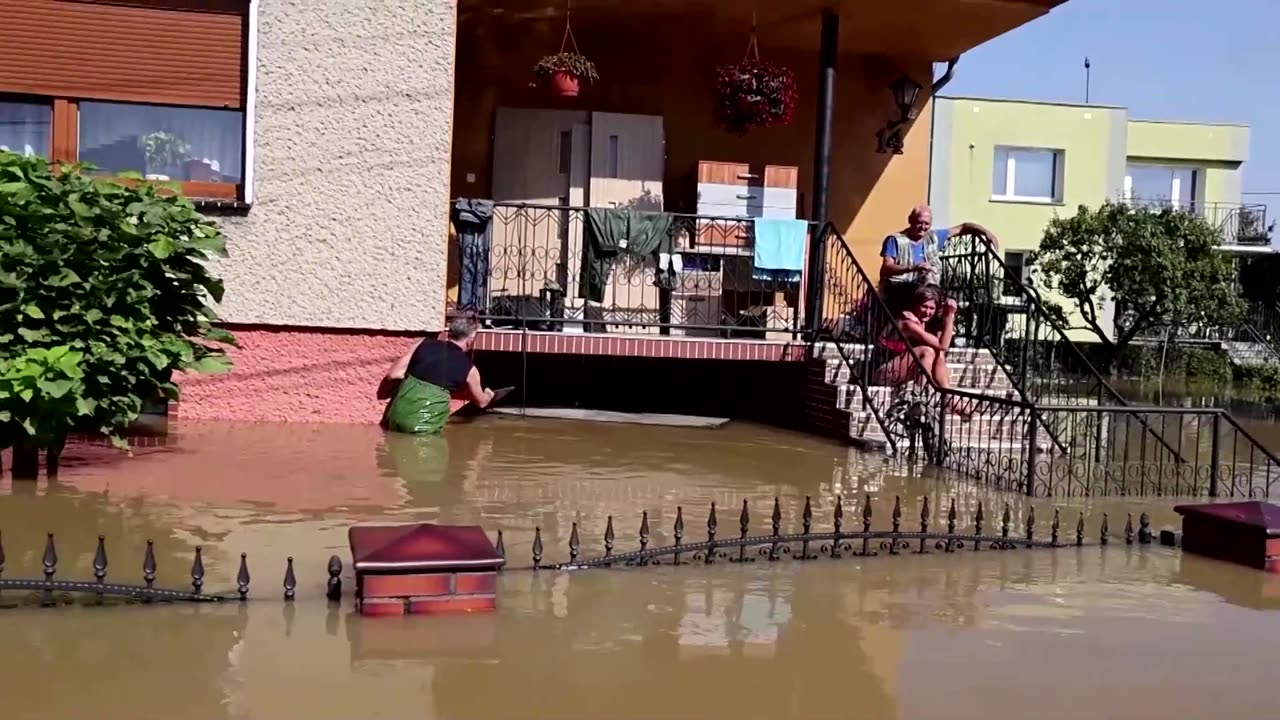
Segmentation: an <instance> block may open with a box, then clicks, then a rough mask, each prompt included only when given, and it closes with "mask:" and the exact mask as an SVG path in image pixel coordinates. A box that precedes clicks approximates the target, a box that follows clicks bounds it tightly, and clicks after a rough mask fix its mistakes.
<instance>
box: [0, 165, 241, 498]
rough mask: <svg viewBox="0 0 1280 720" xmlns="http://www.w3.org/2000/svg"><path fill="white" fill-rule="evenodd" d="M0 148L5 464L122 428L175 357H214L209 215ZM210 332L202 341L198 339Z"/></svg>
mask: <svg viewBox="0 0 1280 720" xmlns="http://www.w3.org/2000/svg"><path fill="white" fill-rule="evenodd" d="M84 169H85V168H84V167H83V166H60V167H56V168H52V169H51V168H50V166H49V164H48V163H47V162H46V161H44V160H41V159H39V158H30V157H22V156H19V155H15V154H13V153H7V152H0V448H4V447H12V448H14V461H13V471H14V475H15V477H29V478H30V477H35V474H36V472H37V471H38V469H39V460H38V457H39V455H38V452H39V450H40V449H47V450H48V451H49V453H48V455H49V463H48V464H49V468H48V469H49V471H50V472H51V473H52V472H56V470H57V454H58V452H59V451H60V450H61V448H62V446H63V443H64V442H65V440H66V437H67V435H68V434H69V433H73V432H85V433H101V434H104V435H106V436H107V437H109V438H111V439H112V440H113V441H114V442H116V444H118V445H120V446H122V447H123V446H124V440H123V439H122V438H121V436H120V433H121V431H122V430H123V429H124V428H125V427H126V426H127V425H128V424H129V423H130V422H132V421H133V420H134V419H136V418H137V417H138V415H139V413H140V412H141V410H142V404H143V402H144V401H146V400H148V399H150V398H153V397H156V396H157V395H158V394H160V393H163V394H164V395H166V396H168V397H170V398H172V397H176V394H177V387H176V386H175V385H174V384H173V382H172V376H173V372H174V371H175V370H179V371H184V370H191V371H219V370H225V369H227V368H228V367H229V366H230V364H229V361H228V359H227V357H226V355H225V353H224V351H223V350H222V348H221V345H220V344H222V343H227V344H231V343H234V339H233V338H232V336H231V335H230V334H228V333H227V332H226V331H224V330H221V329H218V328H215V327H213V324H212V323H213V321H214V320H215V319H216V315H215V313H214V311H213V309H212V308H211V306H210V302H211V301H212V302H215V303H216V302H219V301H220V300H221V298H222V283H221V282H220V281H219V280H218V279H216V278H215V277H213V276H212V275H211V274H210V273H209V270H208V268H207V267H206V261H207V260H208V259H209V258H211V257H214V256H223V255H225V243H224V239H223V237H222V234H221V233H220V232H219V230H218V228H217V226H215V225H214V224H213V223H211V222H209V221H208V220H206V219H205V218H204V217H203V216H201V215H200V214H199V213H197V212H196V211H195V209H194V207H193V206H192V205H191V203H190V202H189V201H187V200H185V199H182V198H179V197H176V196H174V195H173V194H172V193H171V191H168V190H167V189H165V188H162V187H156V186H153V185H150V184H147V183H142V182H138V180H139V178H137V177H134V178H133V179H132V181H130V180H126V181H124V182H115V181H109V180H103V179H98V178H93V177H91V176H89V175H87V174H84V173H83V172H82V170H84ZM208 343H213V344H208Z"/></svg>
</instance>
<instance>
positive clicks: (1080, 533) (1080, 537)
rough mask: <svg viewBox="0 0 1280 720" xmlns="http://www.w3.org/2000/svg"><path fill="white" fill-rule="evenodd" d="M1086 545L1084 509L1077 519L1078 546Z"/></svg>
mask: <svg viewBox="0 0 1280 720" xmlns="http://www.w3.org/2000/svg"><path fill="white" fill-rule="evenodd" d="M1082 545H1084V511H1081V512H1080V517H1079V518H1078V519H1077V520H1076V547H1080V546H1082Z"/></svg>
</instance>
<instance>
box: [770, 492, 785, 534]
mask: <svg viewBox="0 0 1280 720" xmlns="http://www.w3.org/2000/svg"><path fill="white" fill-rule="evenodd" d="M769 519H770V521H771V522H772V523H773V534H774V535H781V534H782V505H781V504H779V503H778V498H776V497H775V498H774V499H773V514H772V515H770V516H769Z"/></svg>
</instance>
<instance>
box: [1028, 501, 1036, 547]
mask: <svg viewBox="0 0 1280 720" xmlns="http://www.w3.org/2000/svg"><path fill="white" fill-rule="evenodd" d="M1035 538H1036V506H1035V505H1032V506H1031V507H1029V508H1027V542H1031V541H1032V540H1035Z"/></svg>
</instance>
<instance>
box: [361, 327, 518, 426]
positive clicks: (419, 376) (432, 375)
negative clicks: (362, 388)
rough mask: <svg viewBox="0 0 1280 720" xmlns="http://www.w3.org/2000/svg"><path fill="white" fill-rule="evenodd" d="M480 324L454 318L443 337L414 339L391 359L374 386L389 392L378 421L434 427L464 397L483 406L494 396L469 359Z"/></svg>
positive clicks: (380, 392)
mask: <svg viewBox="0 0 1280 720" xmlns="http://www.w3.org/2000/svg"><path fill="white" fill-rule="evenodd" d="M479 329H480V326H479V323H477V322H476V320H475V318H473V317H469V316H460V317H456V318H453V319H452V320H450V321H449V328H448V330H446V331H445V332H444V333H443V337H437V338H424V339H423V340H419V341H418V343H417V344H415V345H414V346H413V348H411V349H410V350H409V351H408V352H406V353H405V354H404V355H403V356H401V357H400V359H399V360H396V361H395V363H394V364H392V366H391V368H390V369H389V370H387V374H386V376H385V377H383V378H382V383H381V384H380V385H379V386H378V398H379V399H386V398H391V402H390V403H388V404H387V410H386V412H385V413H383V416H382V424H383V427H385V428H387V429H388V430H392V431H395V432H405V433H415V434H417V433H437V432H440V431H441V430H443V429H444V424H445V422H446V421H447V420H448V419H449V415H450V414H452V413H454V412H456V411H457V410H458V409H459V408H461V407H462V406H463V405H466V404H467V403H468V402H471V403H474V404H475V406H476V407H478V408H483V407H486V406H487V405H488V404H489V403H490V402H492V401H493V391H492V390H490V389H488V388H486V387H485V386H484V384H483V383H482V382H481V381H480V371H479V370H477V369H476V366H475V363H473V362H472V361H471V354H470V353H471V347H472V345H474V344H475V338H476V333H477V332H478V331H479ZM393 395H394V397H393Z"/></svg>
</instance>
